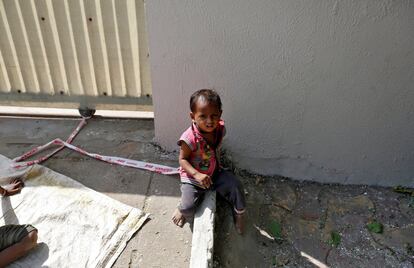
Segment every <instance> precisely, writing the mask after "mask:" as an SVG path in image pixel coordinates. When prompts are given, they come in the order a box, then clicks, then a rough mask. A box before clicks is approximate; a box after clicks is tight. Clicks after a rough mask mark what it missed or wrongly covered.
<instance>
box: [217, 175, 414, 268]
mask: <svg viewBox="0 0 414 268" xmlns="http://www.w3.org/2000/svg"><path fill="white" fill-rule="evenodd" d="M235 173H236V174H237V175H238V176H239V177H240V178H241V180H242V182H243V184H244V186H245V192H246V197H247V206H248V213H247V215H246V232H245V234H244V235H243V236H240V235H238V234H237V233H236V232H235V229H234V226H233V222H232V215H231V209H230V207H229V206H228V205H227V204H226V203H225V202H224V201H223V200H219V201H218V206H217V216H216V233H215V248H214V267H317V266H316V265H314V264H312V261H313V262H315V261H319V262H320V263H322V264H325V265H327V266H328V267H406V268H408V267H411V268H412V267H414V249H413V247H414V194H412V195H411V194H410V193H405V194H404V193H399V192H396V191H394V189H393V188H384V187H370V186H364V185H331V184H319V183H311V182H299V181H293V180H290V179H287V178H282V177H263V176H255V175H252V174H249V173H247V172H243V171H239V172H238V171H236V172H235ZM408 190H409V191H411V190H412V189H408ZM302 254H306V255H307V256H309V257H308V258H307V257H304V256H302ZM319 267H324V266H319Z"/></svg>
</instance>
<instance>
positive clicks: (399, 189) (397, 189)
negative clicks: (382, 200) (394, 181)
mask: <svg viewBox="0 0 414 268" xmlns="http://www.w3.org/2000/svg"><path fill="white" fill-rule="evenodd" d="M394 192H397V193H401V194H409V195H411V196H414V189H411V188H408V187H402V186H396V187H394Z"/></svg>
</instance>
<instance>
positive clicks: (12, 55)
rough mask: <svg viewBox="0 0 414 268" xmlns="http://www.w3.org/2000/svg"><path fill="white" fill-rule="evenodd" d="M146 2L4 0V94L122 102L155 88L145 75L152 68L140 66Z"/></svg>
mask: <svg viewBox="0 0 414 268" xmlns="http://www.w3.org/2000/svg"><path fill="white" fill-rule="evenodd" d="M143 5H144V2H143V1H142V0H139V1H135V0H71V1H67V0H0V35H1V40H0V97H1V99H0V101H1V100H4V99H13V100H14V101H19V99H21V100H26V101H27V99H28V98H29V99H37V100H40V101H41V102H48V100H53V101H56V100H59V101H63V102H64V101H65V99H70V101H73V100H76V98H73V97H76V96H79V97H85V98H83V99H88V100H92V99H91V97H97V99H99V100H98V101H96V103H99V102H100V101H101V100H102V98H105V103H109V104H110V103H111V100H114V103H117V104H122V102H123V101H122V99H129V102H131V100H130V99H134V98H146V96H147V95H148V96H150V95H151V88H150V83H149V82H148V80H149V77H145V78H143V77H142V75H143V74H144V75H146V76H149V72H148V67H147V66H143V65H147V64H148V59H147V57H148V55H147V53H148V52H147V44H146V37H145V32H144V30H145V26H143V25H141V24H143V23H144V22H145V20H144V19H143V16H144V12H143ZM138 29H139V30H138ZM143 55H145V57H143ZM141 58H142V59H141ZM142 81H145V83H143V82H142ZM24 95H29V96H32V95H33V96H45V97H44V98H42V97H36V98H30V97H24ZM10 96H13V97H10ZM19 96H21V97H19ZM48 96H49V97H50V96H54V97H55V98H54V99H53V98H48ZM148 99H149V100H150V98H148ZM115 100H116V101H115ZM126 102H128V101H126ZM150 102H151V101H149V103H150ZM147 103H148V102H147ZM141 104H142V103H141ZM42 106H45V105H42Z"/></svg>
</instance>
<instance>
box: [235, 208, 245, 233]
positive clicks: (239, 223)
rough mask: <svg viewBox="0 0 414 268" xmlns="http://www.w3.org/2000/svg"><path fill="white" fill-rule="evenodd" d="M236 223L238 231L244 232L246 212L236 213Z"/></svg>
mask: <svg viewBox="0 0 414 268" xmlns="http://www.w3.org/2000/svg"><path fill="white" fill-rule="evenodd" d="M234 225H235V227H236V231H237V232H238V233H239V234H243V233H244V213H243V214H237V213H235V215H234Z"/></svg>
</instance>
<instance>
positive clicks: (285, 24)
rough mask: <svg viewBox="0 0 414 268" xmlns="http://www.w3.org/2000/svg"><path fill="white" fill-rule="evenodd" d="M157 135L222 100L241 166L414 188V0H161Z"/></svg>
mask: <svg viewBox="0 0 414 268" xmlns="http://www.w3.org/2000/svg"><path fill="white" fill-rule="evenodd" d="M146 12H147V18H148V34H149V48H150V61H151V72H152V83H153V97H154V110H155V134H156V140H157V141H158V142H159V143H160V144H161V145H162V146H164V147H165V148H167V149H169V150H173V149H177V146H176V141H177V139H178V137H179V135H180V134H181V132H182V131H183V130H184V129H185V128H186V127H188V126H189V124H190V119H189V108H188V100H189V97H190V95H191V93H192V92H193V91H195V90H196V89H200V88H215V89H216V90H217V91H219V92H220V94H221V97H222V100H223V104H224V106H223V118H224V119H225V121H226V125H227V127H228V132H227V133H228V135H227V137H226V140H225V147H226V148H227V150H228V152H229V154H230V156H231V158H232V160H233V161H234V162H235V163H236V165H237V166H239V167H241V168H245V169H248V170H251V171H253V172H257V173H261V174H278V175H283V176H288V177H292V178H295V179H300V180H314V181H320V182H339V183H356V184H360V183H364V184H365V183H366V184H374V185H405V186H411V187H413V186H414V2H412V1H409V0H405V1H403V0H400V1H385V0H380V1H378V0H363V1H359V0H358V1H317V0H314V1H274V0H267V1H266V0H263V1H249V0H227V1H219V0H209V1H201V0H171V1H161V0H151V1H147V3H146Z"/></svg>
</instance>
